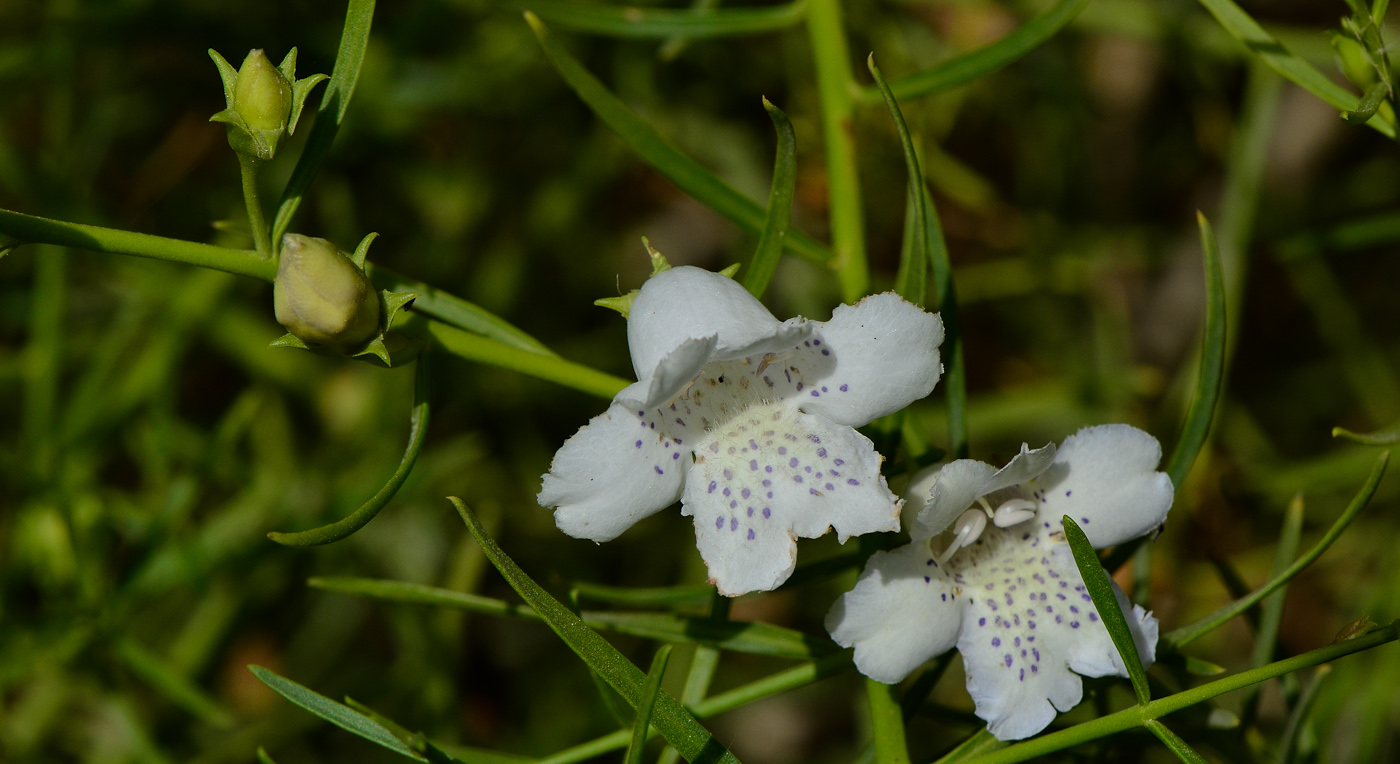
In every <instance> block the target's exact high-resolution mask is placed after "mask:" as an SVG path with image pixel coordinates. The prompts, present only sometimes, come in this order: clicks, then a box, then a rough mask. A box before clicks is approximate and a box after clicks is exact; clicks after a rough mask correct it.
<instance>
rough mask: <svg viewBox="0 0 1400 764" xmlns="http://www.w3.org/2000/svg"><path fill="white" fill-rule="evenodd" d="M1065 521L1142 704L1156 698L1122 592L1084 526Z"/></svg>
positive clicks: (1072, 546) (1096, 605)
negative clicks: (1110, 577) (1104, 567)
mask: <svg viewBox="0 0 1400 764" xmlns="http://www.w3.org/2000/svg"><path fill="white" fill-rule="evenodd" d="M1061 521H1062V522H1063V524H1064V530H1065V541H1067V542H1069V549H1070V551H1071V552H1073V553H1074V564H1075V565H1076V566H1077V567H1078V568H1079V575H1080V576H1082V577H1083V578H1084V588H1085V589H1087V590H1088V592H1089V597H1090V598H1091V599H1093V601H1094V609H1095V610H1097V611H1099V617H1100V618H1102V619H1103V625H1104V627H1105V628H1107V629H1108V636H1109V637H1111V638H1112V639H1113V646H1114V647H1116V648H1118V655H1119V657H1121V658H1122V659H1123V665H1124V666H1126V667H1127V669H1128V680H1129V681H1131V682H1132V683H1133V694H1134V695H1136V696H1137V701H1138V704H1139V705H1141V704H1144V703H1147V702H1148V701H1149V700H1151V699H1152V694H1151V691H1150V690H1148V688H1147V670H1146V669H1145V668H1144V667H1143V665H1142V657H1141V656H1140V655H1138V649H1137V641H1136V640H1134V639H1133V632H1132V629H1130V628H1128V619H1127V618H1126V617H1125V616H1124V615H1123V608H1122V607H1121V606H1120V603H1119V602H1118V593H1117V592H1116V591H1114V589H1113V584H1112V583H1111V582H1110V581H1109V578H1108V572H1107V571H1105V570H1104V569H1103V565H1100V564H1099V556H1098V554H1097V553H1096V552H1095V551H1094V546H1093V545H1092V544H1090V543H1089V537H1088V536H1085V535H1084V531H1083V530H1080V528H1079V525H1078V524H1077V523H1075V522H1074V519H1073V518H1071V517H1070V516H1069V515H1064V516H1063V517H1062V518H1061Z"/></svg>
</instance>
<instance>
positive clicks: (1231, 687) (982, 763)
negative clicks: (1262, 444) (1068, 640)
mask: <svg viewBox="0 0 1400 764" xmlns="http://www.w3.org/2000/svg"><path fill="white" fill-rule="evenodd" d="M1397 637H1400V621H1396V622H1394V623H1391V624H1390V625H1389V626H1385V627H1382V628H1379V629H1376V630H1374V631H1372V632H1370V633H1367V634H1365V635H1363V636H1360V637H1356V638H1355V639H1349V640H1346V641H1344V642H1341V643H1339V644H1335V645H1328V646H1326V647H1320V648H1318V649H1316V650H1312V651H1310V652H1306V653H1303V654H1302V655H1299V656H1295V657H1293V658H1289V659H1287V660H1282V661H1277V662H1275V663H1270V664H1269V665H1267V666H1261V667H1259V668H1257V669H1252V670H1250V671H1242V672H1240V673H1238V674H1235V675H1234V676H1230V677H1226V678H1224V679H1218V680H1216V681H1214V682H1210V683H1208V684H1203V685H1201V686H1200V687H1193V688H1191V689H1189V690H1184V691H1182V692H1178V693H1176V694H1175V695H1169V696H1167V697H1165V698H1160V699H1158V700H1154V701H1151V702H1149V703H1147V704H1145V705H1141V706H1132V707H1130V708H1125V709H1123V710H1122V711H1119V712H1117V713H1113V714H1109V715H1108V716H1101V717H1099V718H1097V719H1094V720H1093V721H1089V722H1084V723H1083V724H1076V725H1075V726H1073V727H1070V728H1068V729H1063V730H1060V731H1059V732H1052V733H1050V734H1049V735H1045V736H1044V737H1038V738H1035V739H1034V740H1028V741H1026V742H1024V743H1017V744H1016V745H1012V746H1008V747H1006V748H1003V749H1001V750H1000V751H995V752H993V753H989V754H987V755H986V756H979V757H977V758H975V759H971V760H970V761H973V762H976V764H1014V763H1015V762H1020V761H1029V760H1031V759H1034V758H1036V757H1038V756H1045V755H1048V754H1051V753H1054V752H1056V751H1062V750H1064V749H1066V748H1070V747H1072V746H1076V745H1079V744H1081V743H1087V742H1089V741H1091V740H1097V739H1099V738H1101V737H1107V736H1109V735H1112V734H1114V733H1118V732H1123V731H1124V730H1130V729H1133V728H1134V727H1141V726H1144V725H1146V723H1147V722H1148V721H1150V720H1152V719H1158V718H1161V717H1163V716H1166V715H1167V714H1170V713H1174V712H1176V711H1180V710H1182V709H1183V708H1189V707H1191V706H1194V705H1196V704H1197V703H1203V702H1205V701H1207V700H1210V699H1211V698H1215V697H1218V696H1220V695H1224V694H1225V693H1227V692H1234V691H1235V690H1242V689H1244V688H1246V687H1249V686H1250V685H1254V684H1258V683H1260V682H1263V681H1266V680H1269V679H1273V678H1274V677H1276V676H1283V675H1284V674H1291V673H1293V672H1294V671H1299V670H1301V669H1305V668H1308V667H1309V666H1316V665H1318V664H1321V663H1327V662H1328V661H1332V660H1335V659H1337V658H1341V657H1343V656H1346V655H1351V654H1352V653H1358V652H1361V651H1363V650H1369V649H1371V648H1373V647H1376V646H1378V645H1383V644H1385V643H1387V642H1393V641H1395V639H1396V638H1397Z"/></svg>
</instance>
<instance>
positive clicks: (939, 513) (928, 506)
mask: <svg viewBox="0 0 1400 764" xmlns="http://www.w3.org/2000/svg"><path fill="white" fill-rule="evenodd" d="M996 471H997V469H996V467H993V466H992V465H990V464H987V463H986V462H979V461H977V460H975V459H958V460H957V461H953V462H948V463H947V464H945V465H943V466H942V467H939V468H935V472H934V478H933V483H932V485H930V486H929V488H928V489H927V490H928V493H926V494H925V495H924V497H923V498H922V499H920V498H919V497H918V496H917V495H916V494H914V493H909V504H910V505H912V506H914V507H916V508H917V509H915V510H914V511H912V512H911V511H909V510H908V509H906V510H905V513H904V514H905V518H904V527H905V530H907V531H909V536H910V537H911V538H913V539H914V540H915V541H918V540H919V539H928V538H933V537H934V536H937V535H938V534H940V533H942V532H943V531H944V530H947V528H948V526H950V525H952V524H953V521H954V520H956V519H958V515H960V514H962V513H963V511H964V510H966V509H967V508H968V507H970V506H972V503H973V502H974V501H977V497H978V496H980V495H981V494H979V493H977V490H978V488H980V487H981V485H982V484H983V483H985V482H987V481H988V480H990V479H991V478H992V476H993V475H995V474H996ZM926 472H927V471H926ZM926 472H921V473H919V474H918V475H916V476H914V480H913V481H912V482H911V483H910V488H922V487H923V486H925V485H928V483H927V482H926V477H925V475H926Z"/></svg>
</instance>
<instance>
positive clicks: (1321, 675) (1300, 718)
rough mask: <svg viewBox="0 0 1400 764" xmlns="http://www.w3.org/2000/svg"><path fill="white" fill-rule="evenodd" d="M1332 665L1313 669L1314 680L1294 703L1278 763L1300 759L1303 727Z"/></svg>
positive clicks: (1282, 740)
mask: <svg viewBox="0 0 1400 764" xmlns="http://www.w3.org/2000/svg"><path fill="white" fill-rule="evenodd" d="M1331 674H1332V667H1331V666H1327V665H1322V666H1318V667H1317V670H1315V671H1313V676H1312V681H1311V682H1308V684H1307V686H1306V687H1304V688H1303V692H1302V693H1301V694H1300V695H1299V696H1298V699H1297V700H1296V701H1294V703H1293V711H1292V712H1291V713H1289V715H1288V724H1287V725H1285V726H1284V728H1283V734H1282V735H1281V736H1280V737H1279V743H1278V757H1277V758H1276V759H1275V761H1277V762H1278V764H1293V762H1294V761H1297V759H1298V741H1299V739H1300V738H1301V737H1302V734H1303V728H1304V726H1305V724H1306V723H1307V721H1308V717H1309V716H1310V715H1311V714H1312V709H1313V704H1314V703H1316V702H1317V694H1318V690H1320V689H1322V685H1323V683H1324V682H1326V681H1327V677H1329V676H1331Z"/></svg>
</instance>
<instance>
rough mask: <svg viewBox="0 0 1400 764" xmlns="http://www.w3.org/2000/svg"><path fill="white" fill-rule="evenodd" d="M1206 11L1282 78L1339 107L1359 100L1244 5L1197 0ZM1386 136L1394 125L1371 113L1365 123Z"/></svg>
mask: <svg viewBox="0 0 1400 764" xmlns="http://www.w3.org/2000/svg"><path fill="white" fill-rule="evenodd" d="M1200 3H1201V5H1203V6H1205V9H1206V10H1207V11H1210V15H1212V16H1214V17H1215V20H1216V21H1218V22H1220V26H1222V27H1224V28H1225V31H1226V32H1229V33H1230V35H1231V36H1232V37H1234V38H1235V39H1236V40H1239V41H1240V42H1241V43H1242V44H1243V45H1244V46H1245V48H1247V49H1248V50H1249V52H1250V53H1251V54H1252V55H1254V56H1257V57H1258V58H1259V59H1260V60H1262V61H1263V62H1264V63H1265V64H1267V65H1268V66H1269V68H1270V69H1273V70H1274V71H1276V72H1278V73H1279V74H1281V75H1283V78H1284V79H1286V80H1288V81H1289V82H1292V83H1293V84H1295V85H1297V86H1298V87H1301V88H1302V89H1304V90H1306V91H1308V92H1309V93H1312V94H1313V95H1315V96H1317V97H1318V98H1321V99H1322V100H1323V101H1325V102H1327V103H1329V104H1331V105H1332V106H1333V107H1335V108H1337V109H1341V110H1342V111H1355V110H1356V109H1357V108H1358V107H1359V106H1360V104H1361V99H1360V98H1359V97H1358V96H1356V94H1354V93H1351V92H1349V91H1348V90H1347V89H1346V88H1344V87H1342V86H1341V85H1338V84H1337V83H1335V82H1333V81H1332V80H1331V79H1330V78H1329V77H1328V76H1327V75H1325V74H1323V73H1322V72H1320V71H1318V70H1317V68H1316V67H1314V66H1313V65H1312V64H1309V63H1308V62H1306V61H1304V60H1303V59H1301V58H1299V57H1298V56H1296V55H1294V54H1293V52H1292V51H1290V50H1289V49H1288V48H1286V47H1284V45H1283V43H1281V42H1279V41H1278V40H1277V39H1275V38H1274V36H1273V35H1271V34H1269V33H1268V32H1266V31H1264V28H1263V27H1261V26H1259V22H1257V21H1255V20H1254V18H1253V17H1251V16H1250V15H1249V14H1248V13H1245V11H1244V9H1242V8H1240V7H1239V6H1238V5H1236V4H1235V3H1234V1H1233V0H1200ZM1366 124H1367V125H1370V126H1371V127H1372V128H1375V130H1376V131H1377V132H1379V133H1380V134H1381V135H1384V136H1386V137H1387V138H1394V137H1395V125H1394V123H1392V122H1387V121H1385V120H1384V119H1382V118H1381V117H1379V116H1374V117H1371V119H1370V120H1369V121H1368V122H1367V123H1366Z"/></svg>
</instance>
